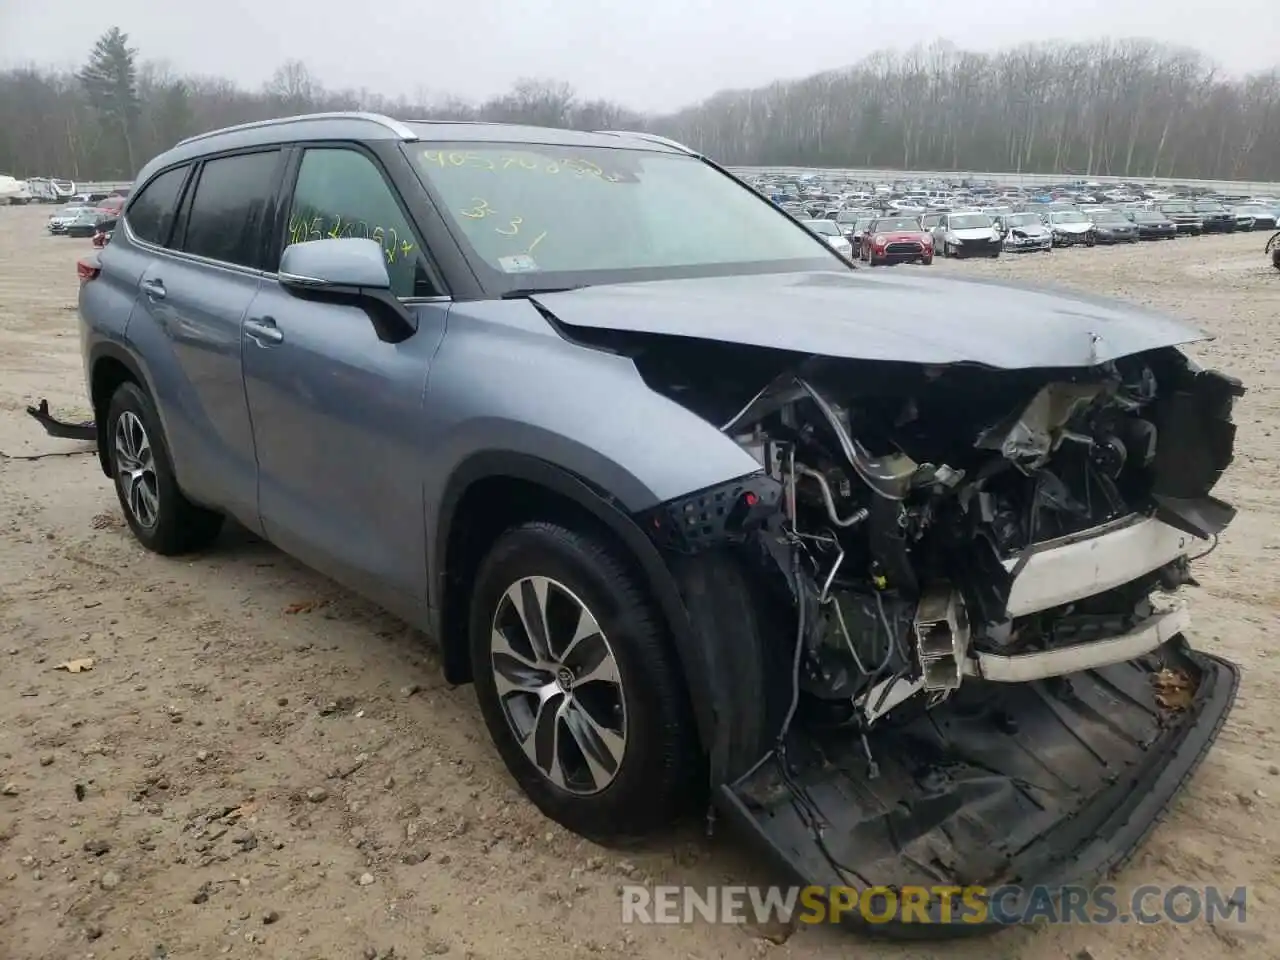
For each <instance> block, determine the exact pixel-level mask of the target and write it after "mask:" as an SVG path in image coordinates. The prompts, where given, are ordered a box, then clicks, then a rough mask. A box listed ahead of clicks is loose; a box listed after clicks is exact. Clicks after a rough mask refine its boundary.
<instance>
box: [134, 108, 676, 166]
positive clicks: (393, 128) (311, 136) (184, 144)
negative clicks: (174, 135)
mask: <svg viewBox="0 0 1280 960" xmlns="http://www.w3.org/2000/svg"><path fill="white" fill-rule="evenodd" d="M308 140H364V141H370V140H387V141H400V142H402V143H417V142H424V143H432V142H440V143H449V142H459V141H460V142H470V143H486V142H487V143H528V144H545V145H551V146H558V147H610V148H613V149H624V150H648V151H657V152H660V153H683V154H691V155H692V154H694V151H693V150H691V149H689V148H688V147H686V146H684V145H683V144H680V143H677V142H676V141H674V140H669V139H667V138H666V137H661V136H658V135H657V134H652V133H644V132H636V131H627V130H600V131H594V132H588V131H580V130H562V129H559V128H556V127H534V126H527V125H521V124H510V123H479V122H464V121H457V120H396V119H394V118H392V117H388V116H384V115H382V114H377V113H364V112H355V111H349V112H340V113H310V114H301V115H298V116H294V117H280V118H278V119H273V120H259V121H255V122H252V123H242V124H238V125H236V126H233V127H224V128H222V129H219V130H211V131H209V132H208V133H201V134H196V135H195V136H193V137H188V138H187V139H185V140H183V141H181V142H179V143H178V144H177V145H176V146H175V147H173V148H172V149H170V150H167V151H166V152H164V153H162V154H160V155H159V156H158V157H156V158H155V159H153V160H152V161H151V162H150V163H148V164H147V165H146V166H145V167H143V169H142V171H141V172H140V173H139V174H138V182H139V183H141V182H143V181H145V180H146V179H147V178H148V177H149V176H150V175H151V174H152V172H154V171H155V170H158V169H161V168H163V167H168V166H171V165H173V164H175V163H181V162H182V161H185V160H194V159H197V158H199V157H202V156H205V155H206V154H211V153H219V152H221V151H224V150H236V149H241V148H244V147H254V146H269V145H271V144H277V143H300V142H306V141H308Z"/></svg>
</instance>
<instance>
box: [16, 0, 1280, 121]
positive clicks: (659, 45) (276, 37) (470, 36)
mask: <svg viewBox="0 0 1280 960" xmlns="http://www.w3.org/2000/svg"><path fill="white" fill-rule="evenodd" d="M112 25H118V26H120V27H121V28H122V29H123V30H125V31H126V32H127V33H128V34H129V36H130V39H131V40H132V42H133V44H134V45H135V46H137V47H138V49H139V51H140V53H141V55H142V57H143V58H144V59H163V60H168V61H169V62H170V63H171V64H172V66H173V67H174V68H175V69H176V70H178V71H179V72H190V73H202V74H214V75H221V76H225V77H230V78H232V79H234V80H236V81H238V82H240V83H242V84H245V85H249V86H255V87H256V86H258V85H260V84H262V83H263V82H264V81H265V80H267V78H269V77H270V76H271V73H272V71H273V70H274V69H275V68H276V67H277V66H278V65H279V64H280V63H281V62H283V61H284V60H287V59H297V60H301V61H303V62H304V63H306V64H307V66H308V67H309V68H310V69H311V71H312V73H313V75H314V76H315V77H316V78H317V79H319V80H321V81H322V82H323V83H324V84H325V85H326V86H330V87H336V88H341V87H355V88H358V87H366V88H369V89H371V90H376V91H378V92H381V93H386V94H388V95H392V96H394V95H398V94H404V95H408V96H412V95H415V94H417V93H418V92H420V91H427V92H429V93H431V94H442V93H450V94H456V95H459V96H462V97H465V98H467V99H469V100H478V99H483V98H485V97H488V96H491V95H493V94H495V93H500V92H502V91H504V90H505V89H506V88H507V87H509V86H510V84H511V82H512V81H513V80H515V79H516V78H518V77H522V76H534V77H549V78H555V79H560V80H566V81H568V82H569V83H571V84H573V86H574V87H575V88H576V89H577V91H578V93H579V94H580V95H583V96H587V97H596V96H599V97H605V98H608V99H612V100H617V101H619V102H621V103H624V104H626V105H628V106H632V107H635V108H638V109H642V110H669V109H674V108H676V107H679V106H684V105H686V104H689V103H692V102H694V101H696V100H699V99H701V98H703V97H706V96H708V95H710V94H712V93H714V92H716V91H717V90H721V89H725V88H734V87H746V86H755V85H758V84H764V83H768V82H769V81H771V80H775V79H780V78H792V77H802V76H806V75H808V74H811V73H816V72H818V71H820V70H826V69H830V68H835V67H841V66H847V65H849V64H852V63H854V62H856V61H857V60H859V59H860V58H862V57H863V56H865V55H867V54H868V53H872V52H874V51H876V50H879V49H884V48H886V47H897V48H906V47H909V46H911V45H912V44H913V43H916V42H928V41H931V40H934V39H937V38H945V39H948V40H950V41H952V42H954V43H955V44H956V45H957V46H960V47H963V48H967V49H978V50H994V49H998V48H1000V47H1003V46H1009V45H1013V44H1017V43H1021V42H1025V41H1030V40H1044V39H1063V40H1089V39H1096V38H1098V37H1102V36H1110V37H1127V36H1137V37H1149V38H1151V39H1155V40H1161V41H1164V42H1168V43H1174V44H1183V45H1188V46H1194V47H1196V48H1197V49H1200V50H1202V51H1204V52H1205V53H1207V54H1208V55H1209V56H1211V57H1213V58H1214V59H1215V60H1216V61H1218V62H1219V63H1220V64H1221V65H1222V66H1223V68H1224V69H1225V70H1226V71H1228V72H1230V73H1233V74H1242V73H1247V72H1250V71H1254V70H1260V69H1269V68H1270V67H1272V66H1275V65H1277V64H1278V63H1280V12H1278V11H1277V8H1276V2H1275V0H1215V2H1213V3H1206V2H1203V0H1066V2H1060V3H1058V2H1055V3H1049V2H1044V3H1036V2H1028V0H968V2H959V3H958V2H956V0H914V2H911V3H902V2H896V3H875V2H871V0H638V2H637V0H626V2H623V0H471V2H449V3H445V2H424V0H418V2H416V3H415V2H413V0H400V2H397V3H378V2H367V0H366V2H359V3H352V2H349V0H220V2H217V3H214V2H209V3H196V2H194V0H0V65H4V66H14V65H20V64H28V63H33V62H34V63H42V64H54V65H60V66H78V65H79V64H80V63H81V62H82V61H83V60H84V57H85V54H86V53H87V52H88V50H89V48H90V47H91V46H92V44H93V41H94V39H95V38H96V37H97V36H98V35H99V34H100V33H101V32H102V31H103V30H105V29H106V28H107V27H110V26H112Z"/></svg>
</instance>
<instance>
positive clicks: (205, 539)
mask: <svg viewBox="0 0 1280 960" xmlns="http://www.w3.org/2000/svg"><path fill="white" fill-rule="evenodd" d="M127 417H132V418H133V419H134V420H135V421H136V422H138V423H140V425H141V427H142V429H143V430H144V431H145V434H144V436H145V439H146V441H147V443H148V444H149V446H150V450H151V464H152V472H153V479H154V482H153V483H149V485H148V489H149V490H150V491H151V492H152V494H153V496H154V502H155V508H154V516H153V517H152V516H148V515H143V516H139V512H140V511H139V510H137V509H135V507H134V505H132V504H131V503H130V496H129V491H128V484H127V482H126V481H125V479H124V477H123V476H122V472H121V469H120V467H121V457H122V453H121V450H120V448H119V445H118V443H117V431H118V430H119V429H120V427H121V420H122V418H127ZM129 422H130V421H128V420H126V424H128V423H129ZM104 436H105V440H106V444H107V463H108V466H109V467H110V470H111V477H112V479H113V480H114V481H115V486H116V496H117V497H118V498H119V500H120V508H121V510H123V511H124V518H125V520H126V522H128V524H129V529H130V530H132V531H133V535H134V536H135V537H137V539H138V542H139V543H141V544H142V545H143V546H144V547H146V548H147V549H148V550H151V551H153V552H155V553H159V554H161V555H163V556H176V555H178V554H183V553H191V552H194V551H197V550H202V549H204V548H205V547H207V546H209V545H210V544H211V543H213V541H214V540H216V539H217V537H218V533H219V531H221V529H222V520H223V518H222V515H221V514H219V513H215V512H213V511H212V510H206V509H205V508H204V507H199V506H196V505H195V504H194V503H192V502H191V501H190V500H188V499H187V498H186V497H185V496H184V495H183V493H182V491H181V490H180V489H179V488H178V482H177V480H176V479H175V477H174V472H173V461H172V458H171V457H170V455H169V445H168V443H166V441H165V437H164V431H163V429H161V426H160V417H159V415H158V414H157V413H156V409H155V404H153V403H152V402H151V398H150V397H149V396H147V394H146V392H145V391H144V390H142V388H140V387H139V386H138V385H137V384H135V383H122V384H121V385H120V386H119V387H118V388H117V389H116V392H115V393H114V394H113V395H112V397H111V402H110V403H109V404H108V406H107V425H106V432H105V434H104ZM141 512H143V513H144V514H146V513H147V511H141ZM148 521H150V522H148Z"/></svg>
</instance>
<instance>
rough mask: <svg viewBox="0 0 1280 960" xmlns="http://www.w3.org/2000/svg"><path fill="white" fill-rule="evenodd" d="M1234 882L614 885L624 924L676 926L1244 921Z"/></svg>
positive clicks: (1242, 892)
mask: <svg viewBox="0 0 1280 960" xmlns="http://www.w3.org/2000/svg"><path fill="white" fill-rule="evenodd" d="M1246 894H1247V891H1246V889H1245V888H1244V887H1216V886H1188V885H1186V884H1176V885H1172V886H1157V885H1155V884H1145V885H1142V886H1139V887H1136V888H1134V889H1133V890H1132V891H1131V892H1129V893H1123V892H1121V891H1120V890H1119V889H1118V888H1117V887H1115V886H1111V885H1101V886H1097V887H1073V886H1064V887H1018V886H1001V887H976V886H971V887H959V886H935V887H900V888H887V887H868V888H866V889H863V890H858V889H856V888H854V887H754V886H717V887H701V888H695V887H681V886H655V887H645V886H639V885H628V886H624V887H623V888H622V922H623V923H625V924H637V923H638V924H652V923H658V924H680V923H695V922H703V923H748V922H754V923H767V922H770V921H780V922H783V923H792V922H795V923H804V924H817V923H842V922H850V921H858V920H861V921H863V922H866V923H873V924H876V923H967V924H984V923H991V924H1000V925H1007V926H1014V925H1019V924H1032V923H1037V924H1038V923H1050V924H1101V925H1105V924H1116V923H1119V924H1128V923H1139V924H1153V923H1177V924H1188V923H1244V922H1245V917H1246Z"/></svg>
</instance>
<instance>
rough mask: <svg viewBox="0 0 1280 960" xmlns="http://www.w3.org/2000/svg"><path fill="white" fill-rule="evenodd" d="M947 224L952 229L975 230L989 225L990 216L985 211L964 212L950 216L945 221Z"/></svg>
mask: <svg viewBox="0 0 1280 960" xmlns="http://www.w3.org/2000/svg"><path fill="white" fill-rule="evenodd" d="M947 225H948V226H949V227H950V228H951V229H952V230H976V229H979V228H981V227H989V226H991V218H990V217H988V216H987V215H986V214H985V213H965V214H961V215H960V216H958V217H952V218H951V219H950V220H948V221H947Z"/></svg>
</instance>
